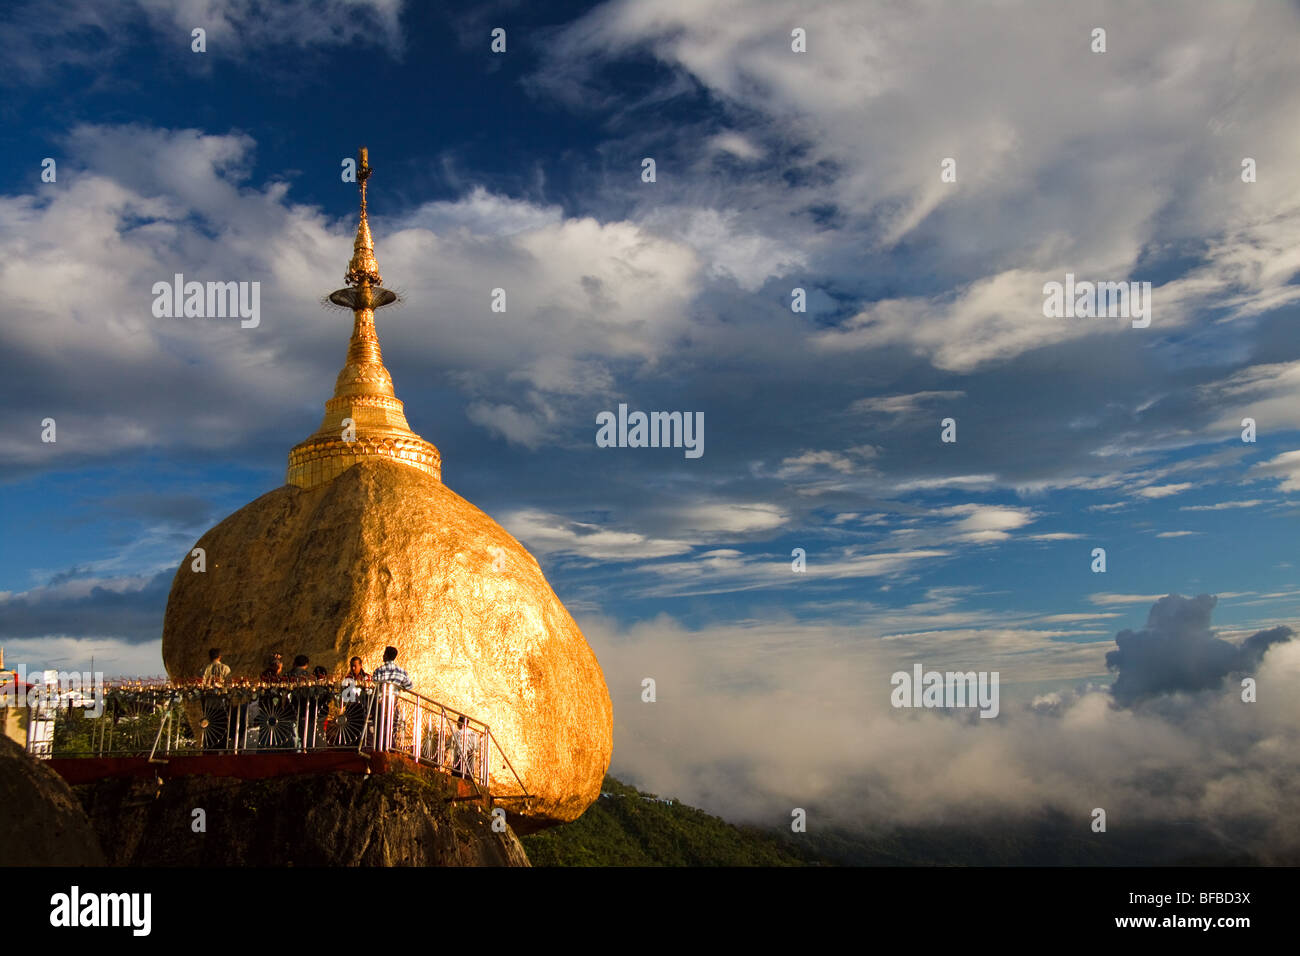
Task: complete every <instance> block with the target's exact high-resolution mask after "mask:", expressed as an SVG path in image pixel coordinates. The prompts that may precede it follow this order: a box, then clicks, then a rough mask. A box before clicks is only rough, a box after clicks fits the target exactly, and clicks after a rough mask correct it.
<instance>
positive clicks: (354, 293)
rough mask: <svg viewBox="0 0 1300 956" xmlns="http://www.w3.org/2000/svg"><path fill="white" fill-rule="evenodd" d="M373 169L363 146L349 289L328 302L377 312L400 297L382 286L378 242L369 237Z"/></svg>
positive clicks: (347, 276) (359, 153)
mask: <svg viewBox="0 0 1300 956" xmlns="http://www.w3.org/2000/svg"><path fill="white" fill-rule="evenodd" d="M374 171H375V170H374V167H373V166H371V165H370V151H369V150H368V149H366V148H365V147H364V146H362V147H360V148H359V149H358V150H357V186H358V187H359V188H360V190H361V217H360V220H359V221H358V222H357V238H356V241H355V242H353V243H352V259H351V260H350V261H349V262H348V271H347V272H346V273H345V274H344V276H343V281H344V282H346V283H347V284H348V288H346V289H339V290H338V291H336V292H332V293H330V295H329V301H331V302H333V303H334V304H335V305H341V306H343V308H345V309H352V310H354V311H355V310H357V309H378V308H382V307H383V306H386V305H391V304H392V303H394V302H396V301H397V294H396V293H395V292H392V291H390V290H388V289H385V288H384V287H383V285H384V277H383V276H381V275H380V274H379V260H378V259H376V258H375V240H374V239H373V238H372V237H371V235H370V217H369V215H368V214H367V211H366V180H368V179H369V178H370V174H371V173H373V172H374Z"/></svg>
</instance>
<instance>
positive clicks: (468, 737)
mask: <svg viewBox="0 0 1300 956" xmlns="http://www.w3.org/2000/svg"><path fill="white" fill-rule="evenodd" d="M452 742H453V746H454V747H455V761H454V763H453V764H452V772H453V773H458V774H460V775H461V776H463V777H474V776H477V774H476V773H475V764H476V761H475V757H476V756H477V751H478V733H477V731H475V730H473V729H472V728H471V727H470V725H469V718H468V717H466V716H465V715H464V714H461V715H460V720H458V721H456V732H455V733H454V734H453V735H452Z"/></svg>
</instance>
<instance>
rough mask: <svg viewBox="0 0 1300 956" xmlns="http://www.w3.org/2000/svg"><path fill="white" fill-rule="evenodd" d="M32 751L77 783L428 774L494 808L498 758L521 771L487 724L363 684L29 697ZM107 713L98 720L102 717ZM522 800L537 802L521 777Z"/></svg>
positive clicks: (405, 693)
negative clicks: (412, 768)
mask: <svg viewBox="0 0 1300 956" xmlns="http://www.w3.org/2000/svg"><path fill="white" fill-rule="evenodd" d="M26 710H27V727H26V749H27V751H28V752H29V753H30V754H31V755H32V756H33V757H36V758H37V759H41V760H45V761H48V763H49V766H50V767H51V768H52V769H54V770H55V771H57V772H58V773H59V774H60V776H62V777H63V778H64V779H66V780H67V781H68V782H69V783H70V784H79V783H88V782H91V781H93V780H98V779H101V778H104V777H112V776H151V777H152V776H156V777H158V778H159V779H164V778H168V777H174V776H178V775H187V774H208V775H213V776H230V777H240V778H244V779H258V778H264V777H269V776H278V775H282V774H297V773H319V772H332V771H345V772H354V773H383V772H387V771H390V770H396V769H403V768H406V767H408V762H413V763H414V764H416V765H419V766H421V767H426V768H431V769H432V770H435V771H439V772H442V773H446V774H448V775H449V776H451V777H454V778H458V779H457V787H456V796H457V798H466V799H470V798H481V799H482V800H483V801H484V802H485V803H488V802H490V799H491V798H490V797H489V792H488V787H489V782H490V779H491V770H490V767H491V765H492V762H493V760H492V758H493V755H494V754H495V757H496V766H498V767H499V768H503V769H504V771H505V772H507V773H508V774H514V770H513V768H512V767H511V766H510V761H509V759H508V758H507V757H506V755H505V753H504V752H503V751H502V750H501V747H500V745H499V744H498V742H497V741H496V740H495V738H494V737H493V736H492V731H491V728H490V727H488V725H487V724H485V723H483V722H482V721H480V720H477V719H475V718H473V717H471V716H469V715H468V714H465V713H462V712H461V711H458V710H456V709H455V708H452V707H448V706H447V705H445V704H441V703H439V702H438V701H434V700H431V699H429V698H428V697H425V696H423V695H421V694H418V693H416V692H414V691H409V690H403V689H402V688H400V687H398V686H397V685H396V684H391V683H385V682H378V683H376V682H373V681H370V680H368V679H367V680H354V679H351V678H345V679H344V680H342V681H331V680H307V679H302V680H294V679H283V680H277V681H247V680H242V681H241V680H233V681H232V680H228V681H226V682H225V683H224V684H221V685H212V684H209V685H204V684H203V683H202V682H200V681H197V680H196V681H186V682H175V681H165V680H117V681H112V682H110V683H108V684H106V686H105V687H104V688H103V690H102V695H101V696H93V695H92V694H91V693H89V692H88V691H85V692H82V693H80V694H78V695H75V696H70V695H67V694H63V695H56V694H47V695H41V694H39V693H37V694H32V695H29V702H28V703H27V706H26ZM97 711H98V713H97ZM514 780H515V781H516V783H517V784H518V788H519V790H520V791H521V796H523V797H524V798H525V799H526V798H527V793H526V791H525V790H524V787H523V784H522V782H521V781H519V778H518V775H514Z"/></svg>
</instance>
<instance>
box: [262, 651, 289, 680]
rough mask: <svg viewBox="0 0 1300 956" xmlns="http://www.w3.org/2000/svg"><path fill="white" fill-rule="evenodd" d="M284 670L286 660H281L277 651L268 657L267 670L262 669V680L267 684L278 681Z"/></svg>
mask: <svg viewBox="0 0 1300 956" xmlns="http://www.w3.org/2000/svg"><path fill="white" fill-rule="evenodd" d="M282 670H284V662H283V661H281V660H280V653H279V652H278V651H277V652H276V653H274V654H272V655H271V656H270V657H269V658H267V661H266V670H264V671H262V682H263V683H265V684H274V683H276V682H278V681H279V680H280V679H281V678H280V671H282Z"/></svg>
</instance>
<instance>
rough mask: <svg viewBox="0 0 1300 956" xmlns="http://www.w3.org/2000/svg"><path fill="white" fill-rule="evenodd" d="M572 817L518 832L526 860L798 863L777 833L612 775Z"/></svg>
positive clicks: (553, 863) (637, 863) (582, 863)
mask: <svg viewBox="0 0 1300 956" xmlns="http://www.w3.org/2000/svg"><path fill="white" fill-rule="evenodd" d="M601 790H602V791H603V793H602V795H601V797H600V799H598V800H597V801H596V802H595V803H593V804H592V805H591V806H590V807H589V808H588V809H587V812H586V813H584V814H583V815H582V816H581V817H579V818H578V819H577V820H575V821H573V822H572V823H566V824H564V825H563V826H558V827H552V828H551V829H549V830H543V831H541V832H540V833H535V834H533V835H531V836H526V837H522V838H521V840H522V842H523V844H524V849H525V850H526V851H527V853H528V860H529V862H530V863H532V865H533V866H804V865H807V864H808V863H809V862H811V858H807V857H803V856H799V855H796V854H797V853H798V849H797V848H796V847H791V846H788V845H787V844H786V842H785V841H784V840H782V839H781V838H780V837H778V836H775V835H773V834H771V833H767V832H765V831H763V830H759V829H757V828H755V827H738V826H734V825H732V824H730V823H727V822H726V821H725V820H722V819H720V818H718V817H715V816H711V815H710V814H707V813H705V812H704V811H703V810H697V809H696V808H695V807H690V806H687V805H686V804H684V803H678V802H671V803H670V802H665V801H661V800H660V798H659V797H658V796H657V795H656V794H652V793H642V792H641V791H640V790H637V789H636V788H635V787H629V786H628V785H627V784H625V783H622V782H620V781H618V780H616V779H614V778H613V777H606V778H605V782H604V784H603V785H602V786H601Z"/></svg>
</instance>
